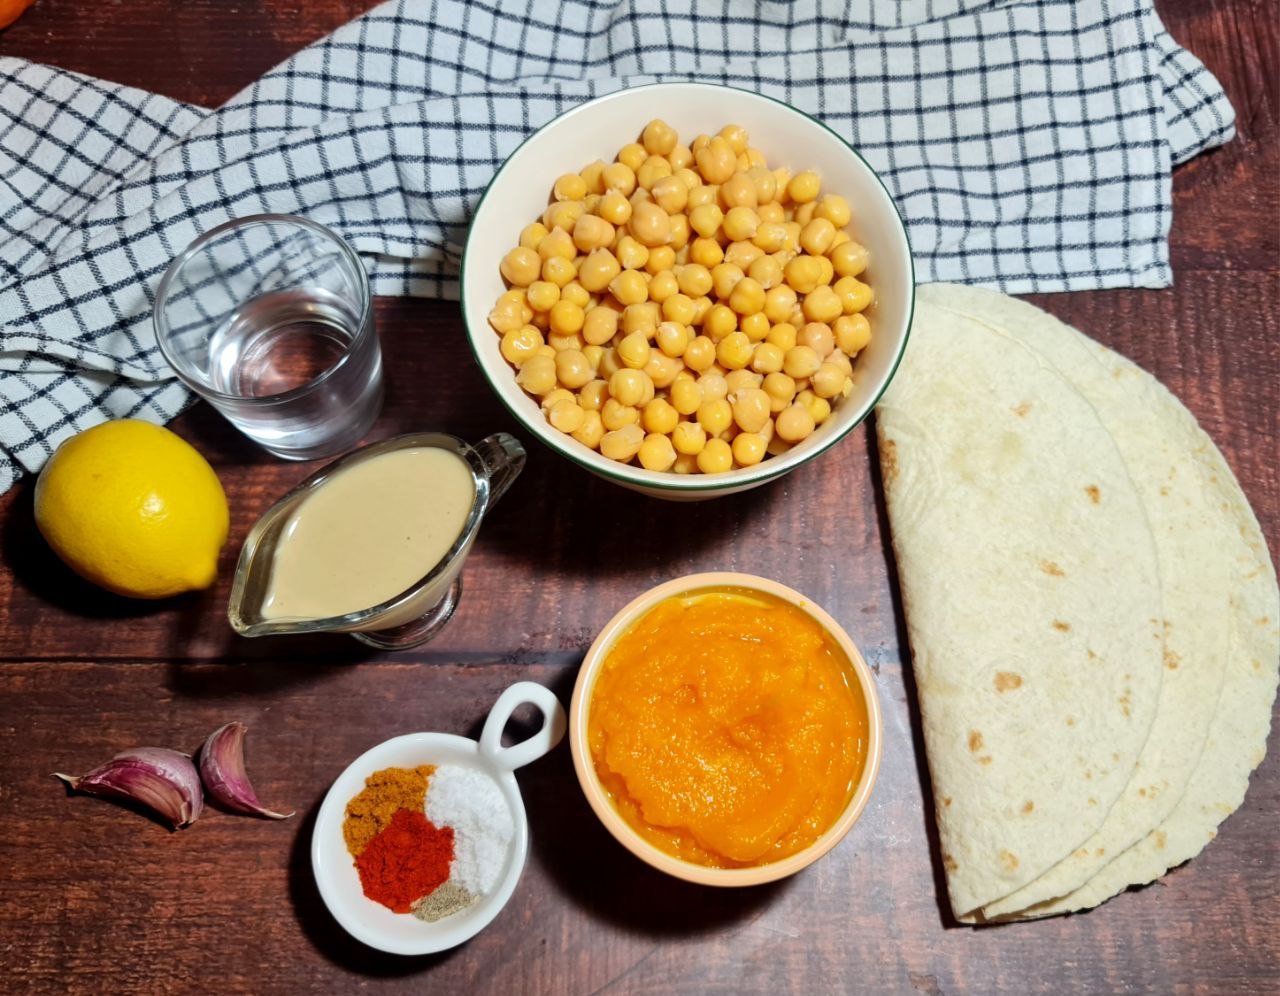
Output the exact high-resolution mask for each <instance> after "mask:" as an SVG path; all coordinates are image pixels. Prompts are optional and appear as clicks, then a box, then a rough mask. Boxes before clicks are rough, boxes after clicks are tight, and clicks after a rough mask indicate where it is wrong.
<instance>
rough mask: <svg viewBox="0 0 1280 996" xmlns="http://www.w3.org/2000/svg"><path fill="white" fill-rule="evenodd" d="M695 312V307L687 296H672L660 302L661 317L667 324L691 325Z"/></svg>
mask: <svg viewBox="0 0 1280 996" xmlns="http://www.w3.org/2000/svg"><path fill="white" fill-rule="evenodd" d="M696 311H697V305H695V304H694V303H693V299H692V298H691V297H689V296H688V295H687V294H672V295H671V296H670V297H668V298H667V299H666V300H665V301H663V302H662V317H663V318H664V319H665V320H666V321H668V322H678V323H679V324H681V325H691V324H693V316H694V312H696Z"/></svg>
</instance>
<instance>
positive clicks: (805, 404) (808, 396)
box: [796, 391, 831, 425]
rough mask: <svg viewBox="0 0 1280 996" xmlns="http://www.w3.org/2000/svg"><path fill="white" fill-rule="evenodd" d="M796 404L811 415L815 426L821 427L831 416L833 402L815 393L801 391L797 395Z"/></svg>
mask: <svg viewBox="0 0 1280 996" xmlns="http://www.w3.org/2000/svg"><path fill="white" fill-rule="evenodd" d="M796 404H797V405H800V406H801V407H802V408H804V409H805V411H807V412H808V413H809V417H810V418H812V419H813V424H814V425H821V424H822V423H823V422H825V421H826V420H827V417H828V416H830V414H831V402H829V401H828V400H827V399H826V398H820V397H819V396H818V395H817V394H815V393H814V392H813V391H801V392H800V393H799V394H797V395H796Z"/></svg>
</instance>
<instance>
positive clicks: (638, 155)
mask: <svg viewBox="0 0 1280 996" xmlns="http://www.w3.org/2000/svg"><path fill="white" fill-rule="evenodd" d="M647 158H649V153H648V151H647V150H646V149H645V147H644V146H643V145H641V144H640V143H639V142H628V143H627V144H626V145H624V146H623V147H622V148H620V149H619V150H618V162H620V163H625V164H626V165H627V166H629V167H630V168H631V170H632V171H635V170H638V169H639V168H640V164H641V163H642V162H644V161H645V160H646V159H647Z"/></svg>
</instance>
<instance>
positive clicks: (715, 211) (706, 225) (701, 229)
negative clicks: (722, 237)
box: [689, 204, 724, 238]
mask: <svg viewBox="0 0 1280 996" xmlns="http://www.w3.org/2000/svg"><path fill="white" fill-rule="evenodd" d="M723 222H724V212H723V211H721V210H720V206H719V205H718V204H699V205H698V206H697V207H695V208H693V209H692V210H691V211H690V212H689V227H690V228H692V229H693V230H694V231H695V232H697V233H698V235H700V236H702V237H703V238H711V237H712V236H714V235H715V234H716V232H718V231H719V230H720V225H721V224H722V223H723Z"/></svg>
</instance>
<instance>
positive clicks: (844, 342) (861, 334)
mask: <svg viewBox="0 0 1280 996" xmlns="http://www.w3.org/2000/svg"><path fill="white" fill-rule="evenodd" d="M832 330H833V331H834V332H835V337H836V344H837V345H838V346H839V347H840V351H841V352H842V353H844V354H845V355H846V356H856V355H857V354H858V353H859V352H860V351H861V350H863V349H865V348H866V345H867V343H869V342H870V341H871V325H870V323H869V322H868V321H867V316H866V315H862V314H858V315H842V316H841V317H839V318H837V319H836V321H835V325H834V326H833V329H832Z"/></svg>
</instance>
